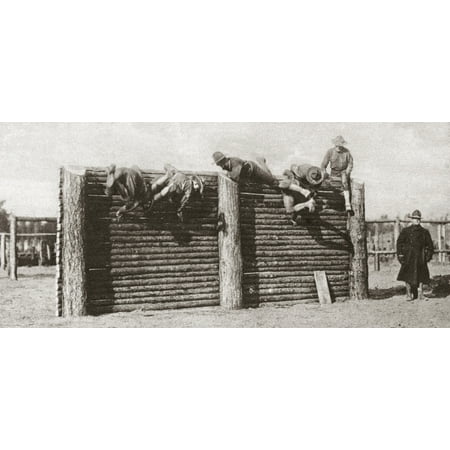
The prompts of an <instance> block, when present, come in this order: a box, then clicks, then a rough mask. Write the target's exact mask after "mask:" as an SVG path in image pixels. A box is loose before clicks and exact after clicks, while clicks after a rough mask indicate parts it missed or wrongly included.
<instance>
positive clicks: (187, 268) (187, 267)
mask: <svg viewBox="0 0 450 450" xmlns="http://www.w3.org/2000/svg"><path fill="white" fill-rule="evenodd" d="M200 270H204V271H208V272H210V271H211V272H212V271H217V273H219V272H218V270H219V265H218V264H183V265H179V266H178V265H169V266H164V269H162V268H161V267H155V266H146V267H113V268H111V269H110V272H111V275H113V276H115V275H116V274H118V275H128V274H148V273H161V274H164V273H172V272H178V273H184V274H187V273H190V272H198V271H200Z"/></svg>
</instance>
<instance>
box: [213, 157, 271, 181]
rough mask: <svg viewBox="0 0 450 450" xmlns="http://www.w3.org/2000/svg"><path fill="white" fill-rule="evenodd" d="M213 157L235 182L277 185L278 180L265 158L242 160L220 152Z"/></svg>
mask: <svg viewBox="0 0 450 450" xmlns="http://www.w3.org/2000/svg"><path fill="white" fill-rule="evenodd" d="M213 159H214V162H215V163H216V164H217V165H218V166H219V167H221V168H222V169H223V170H225V171H227V172H228V176H229V178H231V179H232V180H233V181H236V183H239V182H240V181H251V182H254V183H261V184H268V185H269V186H278V180H277V179H276V178H275V177H274V176H273V175H272V172H271V171H270V169H269V168H268V167H267V164H266V160H265V158H256V161H244V160H243V159H240V158H235V157H228V156H225V155H224V154H223V153H221V152H215V153H214V154H213Z"/></svg>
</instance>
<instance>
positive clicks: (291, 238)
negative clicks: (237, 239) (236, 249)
mask: <svg viewBox="0 0 450 450" xmlns="http://www.w3.org/2000/svg"><path fill="white" fill-rule="evenodd" d="M244 237H245V238H244V239H243V240H242V241H243V245H245V244H246V243H253V242H256V243H263V244H269V243H273V244H274V245H276V244H275V243H277V244H278V243H283V244H286V243H290V244H291V245H292V244H293V243H296V244H298V245H300V244H306V243H310V244H311V245H320V243H321V242H322V241H323V242H324V243H327V242H328V241H330V242H331V243H332V242H338V243H341V244H345V243H347V244H350V241H349V240H348V237H347V236H345V237H344V236H341V235H337V234H336V233H333V234H331V233H329V234H325V235H323V236H319V237H318V236H313V235H311V234H309V233H307V232H304V233H296V234H292V233H284V232H283V230H280V231H279V234H274V233H273V232H272V233H266V232H261V233H259V232H258V233H255V232H247V233H246V234H245V236H244ZM344 238H346V239H344Z"/></svg>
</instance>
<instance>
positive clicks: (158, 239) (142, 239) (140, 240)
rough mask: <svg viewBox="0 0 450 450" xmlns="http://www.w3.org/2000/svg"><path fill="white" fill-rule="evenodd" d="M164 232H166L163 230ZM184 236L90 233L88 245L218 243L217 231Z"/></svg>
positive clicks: (170, 234) (175, 245) (186, 244)
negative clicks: (178, 237)
mask: <svg viewBox="0 0 450 450" xmlns="http://www.w3.org/2000/svg"><path fill="white" fill-rule="evenodd" d="M163 233H164V232H163ZM181 237H184V238H185V240H186V242H184V241H182V243H180V242H179V241H178V240H177V239H176V238H175V236H174V235H173V234H172V233H168V234H165V233H164V234H162V235H161V236H158V235H155V234H151V235H145V234H142V235H138V236H133V235H129V234H128V233H124V234H121V235H114V236H110V235H109V236H108V235H103V236H102V235H94V234H91V235H88V237H87V242H88V245H111V246H126V245H128V246H132V247H134V246H137V245H146V246H148V245H152V246H158V245H159V246H174V247H189V246H190V245H198V246H200V245H205V246H209V245H215V244H217V233H215V234H213V233H208V234H207V235H200V234H195V235H191V234H187V235H186V236H183V235H181Z"/></svg>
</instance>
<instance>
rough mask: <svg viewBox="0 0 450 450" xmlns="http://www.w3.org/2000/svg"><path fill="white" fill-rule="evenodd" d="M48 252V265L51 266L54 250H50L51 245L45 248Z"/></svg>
mask: <svg viewBox="0 0 450 450" xmlns="http://www.w3.org/2000/svg"><path fill="white" fill-rule="evenodd" d="M45 248H46V250H47V264H48V265H50V263H51V261H52V250H51V248H50V244H47V245H46V246H45Z"/></svg>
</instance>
